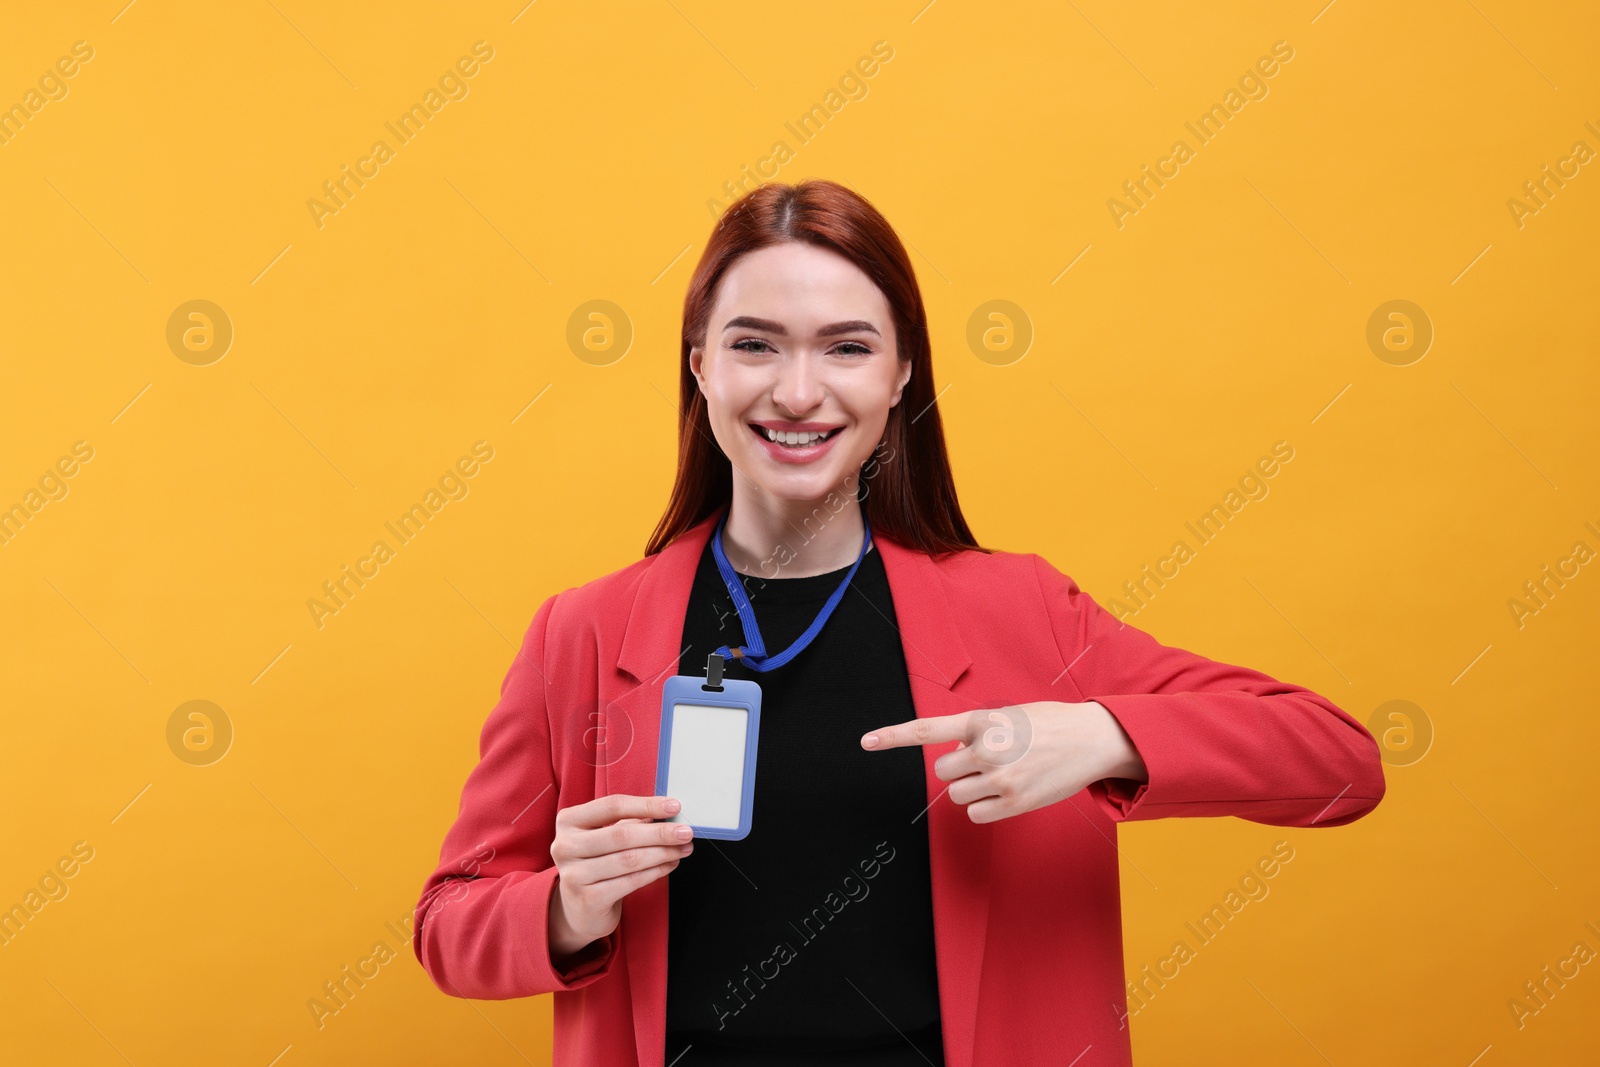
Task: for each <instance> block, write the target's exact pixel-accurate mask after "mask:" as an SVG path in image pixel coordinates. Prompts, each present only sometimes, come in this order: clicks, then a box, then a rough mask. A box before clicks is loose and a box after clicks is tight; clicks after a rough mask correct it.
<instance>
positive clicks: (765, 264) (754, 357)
mask: <svg viewBox="0 0 1600 1067" xmlns="http://www.w3.org/2000/svg"><path fill="white" fill-rule="evenodd" d="M898 351H899V350H898V348H897V347H896V337H895V330H894V318H893V315H892V314H891V312H890V310H889V301H888V299H887V298H886V297H885V296H884V295H883V292H882V290H880V289H879V288H878V287H877V285H876V284H874V283H873V281H872V279H871V278H869V277H867V275H866V274H865V273H864V272H862V270H861V269H860V268H859V267H857V266H856V265H855V264H854V263H852V262H850V261H849V260H848V259H846V258H844V257H843V256H841V255H839V254H838V253H836V252H833V251H830V250H828V249H825V248H820V247H818V246H816V245H813V244H808V243H805V242H799V241H789V242H784V243H782V244H777V245H771V246H769V247H767V248H763V249H760V250H758V251H755V252H749V253H746V254H745V255H743V256H741V257H739V258H738V259H737V260H735V261H734V263H733V265H732V266H731V267H729V268H728V270H727V271H726V272H725V273H724V274H723V276H722V280H721V282H720V283H719V285H718V288H717V294H716V298H715V304H714V305H713V307H712V309H711V317H710V320H709V322H708V324H707V327H706V340H705V345H704V347H703V348H695V349H693V350H692V351H691V352H690V354H689V367H690V369H691V370H692V371H693V372H694V376H695V378H696V379H697V380H698V381H699V383H700V392H701V393H702V394H704V396H705V398H706V407H707V409H708V413H709V415H710V419H711V430H712V433H713V434H714V435H715V436H716V439H717V444H719V445H720V446H722V451H723V452H724V453H726V454H727V456H728V459H729V460H730V461H731V462H732V463H733V465H734V467H736V468H737V469H738V470H739V472H740V473H742V474H743V475H744V476H745V477H746V478H748V479H749V480H750V481H751V482H752V483H754V485H755V486H756V487H757V488H758V489H760V490H761V491H763V492H764V493H765V494H767V495H769V496H771V497H773V498H775V499H778V500H798V501H816V500H821V499H823V498H824V497H826V496H827V495H828V494H829V493H830V492H836V491H837V492H846V493H848V494H849V495H851V496H852V497H853V496H854V489H855V482H854V476H855V475H856V474H857V473H858V472H859V471H860V469H861V465H862V464H863V463H865V462H866V461H867V458H868V457H869V456H871V455H872V453H873V450H874V449H876V448H877V447H878V442H879V441H880V440H881V439H882V437H883V429H884V425H885V424H886V423H887V422H888V419H889V409H890V408H892V407H894V406H895V405H896V404H898V403H899V402H900V394H901V392H902V391H903V390H904V389H905V384H906V381H907V379H909V378H910V377H911V364H910V362H909V361H907V362H905V363H902V362H900V360H899V358H898ZM769 431H777V432H779V437H778V440H776V441H774V440H772V439H771V436H770V434H769ZM824 434H825V435H826V436H821V437H820V439H819V436H820V435H824ZM795 435H798V436H795ZM790 440H796V441H798V443H797V444H794V445H791V444H788V443H787V442H788V441H790ZM847 479H848V484H847ZM735 482H736V483H737V482H738V479H735ZM736 489H737V486H736Z"/></svg>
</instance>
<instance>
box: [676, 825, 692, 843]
mask: <svg viewBox="0 0 1600 1067" xmlns="http://www.w3.org/2000/svg"><path fill="white" fill-rule="evenodd" d="M675 833H676V835H677V838H678V840H679V841H687V840H689V838H691V837H693V836H694V830H693V829H692V828H691V827H688V826H680V827H678V829H677V830H676V831H675Z"/></svg>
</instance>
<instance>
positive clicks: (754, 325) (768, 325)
mask: <svg viewBox="0 0 1600 1067" xmlns="http://www.w3.org/2000/svg"><path fill="white" fill-rule="evenodd" d="M736 328H742V329H746V330H762V331H764V332H766V333H775V334H777V335H778V336H779V337H787V336H789V331H788V330H786V329H784V326H783V323H781V322H773V321H772V320H771V319H758V318H756V317H754V316H752V315H739V316H737V317H735V318H731V319H729V320H728V324H727V325H726V326H724V327H723V330H724V331H727V330H732V329H736ZM841 333H878V328H877V327H876V326H874V325H872V323H870V322H868V321H866V320H865V319H849V320H847V321H845V322H830V323H829V324H828V325H826V326H824V327H822V328H821V329H820V330H818V331H817V336H818V337H833V336H836V335H838V334H841ZM878 335H879V336H880V337H881V336H883V335H882V334H878Z"/></svg>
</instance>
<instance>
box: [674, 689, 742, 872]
mask: <svg viewBox="0 0 1600 1067" xmlns="http://www.w3.org/2000/svg"><path fill="white" fill-rule="evenodd" d="M717 673H718V674H720V673H721V672H720V671H718V672H717ZM718 680H719V681H721V683H722V684H721V685H720V686H717V687H713V686H711V685H709V684H708V681H707V679H705V678H697V677H694V676H692V675H685V674H679V675H674V676H673V677H671V678H668V679H667V681H666V683H665V685H664V687H663V688H662V691H661V743H660V750H659V752H658V754H657V757H656V792H655V795H656V796H663V797H674V798H676V799H677V800H679V801H680V802H681V803H682V804H683V807H682V808H681V809H679V811H678V813H677V814H676V815H674V816H672V818H670V819H667V820H666V821H667V822H678V823H688V824H689V825H690V826H691V827H693V828H694V833H695V836H696V837H705V838H710V839H712V840H718V841H742V840H743V839H744V838H745V837H747V836H748V835H749V833H750V826H751V820H752V816H753V814H754V806H755V792H756V745H757V740H758V738H759V736H760V728H761V686H759V685H758V684H756V683H755V682H753V681H748V680H745V679H740V678H719V679H718Z"/></svg>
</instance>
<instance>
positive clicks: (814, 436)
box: [750, 423, 844, 448]
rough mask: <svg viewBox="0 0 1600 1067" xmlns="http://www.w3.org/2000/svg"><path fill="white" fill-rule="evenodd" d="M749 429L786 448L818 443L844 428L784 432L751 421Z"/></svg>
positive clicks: (803, 446)
mask: <svg viewBox="0 0 1600 1067" xmlns="http://www.w3.org/2000/svg"><path fill="white" fill-rule="evenodd" d="M750 429H751V430H753V431H754V432H755V433H756V434H757V435H758V436H761V437H764V438H766V439H767V440H768V441H771V442H774V443H776V444H780V445H783V446H784V447H786V448H806V447H809V446H811V445H814V444H816V443H818V442H819V441H826V440H828V439H829V438H831V437H834V436H836V435H837V434H838V433H839V431H841V430H843V429H844V427H843V426H835V427H834V428H833V429H831V430H809V431H804V432H799V433H796V432H793V431H789V432H785V431H783V430H774V429H772V428H771V427H768V426H757V425H756V424H755V423H751V424H750Z"/></svg>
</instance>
